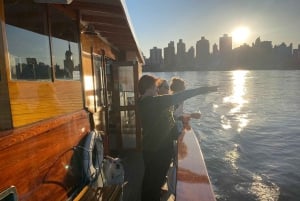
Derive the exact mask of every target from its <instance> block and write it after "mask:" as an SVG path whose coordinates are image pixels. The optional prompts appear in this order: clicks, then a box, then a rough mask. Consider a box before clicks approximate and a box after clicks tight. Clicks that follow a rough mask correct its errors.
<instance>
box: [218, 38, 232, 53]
mask: <svg viewBox="0 0 300 201" xmlns="http://www.w3.org/2000/svg"><path fill="white" fill-rule="evenodd" d="M219 48H220V55H227V54H230V53H231V51H232V37H231V36H228V35H227V34H224V35H223V36H222V37H220V40H219Z"/></svg>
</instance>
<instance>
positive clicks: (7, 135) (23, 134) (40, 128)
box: [0, 110, 87, 151]
mask: <svg viewBox="0 0 300 201" xmlns="http://www.w3.org/2000/svg"><path fill="white" fill-rule="evenodd" d="M86 116H87V112H86V111H85V110H80V111H77V112H74V113H70V114H68V115H63V116H60V117H57V118H53V119H49V120H45V121H42V122H37V123H34V124H31V125H28V126H23V127H20V128H17V129H12V130H7V131H1V132H0V151H2V150H4V149H6V148H8V147H10V146H12V145H15V144H18V143H21V142H23V141H25V140H27V139H29V138H32V137H35V136H37V135H39V134H42V133H45V132H47V131H49V130H52V129H54V128H56V127H59V126H61V125H63V124H66V123H68V122H69V121H74V120H78V119H80V118H83V117H86Z"/></svg>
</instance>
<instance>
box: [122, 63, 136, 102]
mask: <svg viewBox="0 0 300 201" xmlns="http://www.w3.org/2000/svg"><path fill="white" fill-rule="evenodd" d="M119 91H120V106H127V105H134V80H133V67H132V66H122V67H120V68H119Z"/></svg>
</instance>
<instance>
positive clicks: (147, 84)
mask: <svg viewBox="0 0 300 201" xmlns="http://www.w3.org/2000/svg"><path fill="white" fill-rule="evenodd" d="M156 80H157V79H156V78H155V77H154V76H152V75H143V76H142V77H141V78H140V80H139V83H138V90H139V93H140V95H143V94H144V93H145V92H146V90H147V89H149V88H151V87H153V86H154V85H155V83H156Z"/></svg>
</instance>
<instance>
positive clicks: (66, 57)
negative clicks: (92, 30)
mask: <svg viewBox="0 0 300 201" xmlns="http://www.w3.org/2000/svg"><path fill="white" fill-rule="evenodd" d="M50 21H51V36H52V38H51V41H52V48H53V51H52V55H53V57H52V58H53V64H54V69H55V77H56V78H57V79H71V80H79V79H80V72H79V69H80V65H79V36H78V30H77V25H76V21H75V20H72V19H71V18H69V17H68V16H66V15H64V14H63V13H62V12H60V11H58V10H56V9H54V8H51V9H50Z"/></svg>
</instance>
